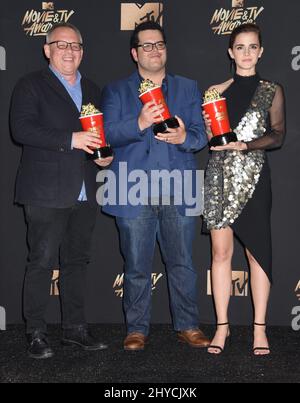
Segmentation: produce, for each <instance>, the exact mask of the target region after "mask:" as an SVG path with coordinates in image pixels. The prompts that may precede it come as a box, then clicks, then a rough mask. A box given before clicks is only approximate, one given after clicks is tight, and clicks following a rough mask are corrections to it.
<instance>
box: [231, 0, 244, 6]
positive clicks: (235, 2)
mask: <svg viewBox="0 0 300 403" xmlns="http://www.w3.org/2000/svg"><path fill="white" fill-rule="evenodd" d="M244 4H245V0H232V7H233V8H243V7H244Z"/></svg>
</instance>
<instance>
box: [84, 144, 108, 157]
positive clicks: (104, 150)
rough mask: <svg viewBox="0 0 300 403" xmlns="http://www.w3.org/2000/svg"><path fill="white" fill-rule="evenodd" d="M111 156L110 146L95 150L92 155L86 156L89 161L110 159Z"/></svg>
mask: <svg viewBox="0 0 300 403" xmlns="http://www.w3.org/2000/svg"><path fill="white" fill-rule="evenodd" d="M113 155H114V154H113V150H112V148H111V146H110V145H107V146H104V147H101V148H96V150H94V154H87V156H88V159H89V160H98V159H101V158H107V157H112V156H113Z"/></svg>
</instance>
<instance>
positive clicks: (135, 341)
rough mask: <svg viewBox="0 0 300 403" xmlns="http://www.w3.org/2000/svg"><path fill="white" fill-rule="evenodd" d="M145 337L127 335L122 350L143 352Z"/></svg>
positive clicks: (136, 334)
mask: <svg viewBox="0 0 300 403" xmlns="http://www.w3.org/2000/svg"><path fill="white" fill-rule="evenodd" d="M146 341H147V337H146V336H145V335H143V334H142V333H129V334H128V335H127V337H126V338H125V340H124V350H128V351H140V350H144V348H145V344H146Z"/></svg>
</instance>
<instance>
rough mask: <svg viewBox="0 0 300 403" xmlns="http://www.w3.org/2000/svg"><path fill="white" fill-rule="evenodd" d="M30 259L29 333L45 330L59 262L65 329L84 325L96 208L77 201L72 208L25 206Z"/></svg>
mask: <svg viewBox="0 0 300 403" xmlns="http://www.w3.org/2000/svg"><path fill="white" fill-rule="evenodd" d="M25 216H26V221H27V225H28V245H29V258H28V265H27V268H26V275H25V282H24V316H25V320H26V324H27V333H31V332H32V331H33V330H35V329H40V330H42V331H46V328H47V325H46V322H45V311H46V308H47V304H48V301H49V297H50V288H51V280H52V271H53V269H55V268H56V267H57V266H56V265H57V263H58V262H59V269H60V277H59V291H60V298H61V307H62V324H63V328H64V329H68V328H72V327H75V326H78V325H82V324H85V323H86V321H85V314H84V289H85V275H86V266H87V263H88V262H89V259H90V246H91V237H92V233H93V229H94V225H95V219H96V207H91V206H90V205H89V204H88V203H87V202H78V203H77V204H76V205H75V206H74V207H71V208H63V209H57V208H44V207H36V206H31V205H26V206H25Z"/></svg>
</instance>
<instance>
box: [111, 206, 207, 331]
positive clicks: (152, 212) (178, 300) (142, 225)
mask: <svg viewBox="0 0 300 403" xmlns="http://www.w3.org/2000/svg"><path fill="white" fill-rule="evenodd" d="M116 222H117V226H118V228H119V231H120V240H121V250H122V253H123V257H124V260H125V269H124V272H125V273H124V299H123V306H124V312H125V319H126V325H127V332H128V333H131V332H140V333H143V334H144V335H146V336H147V335H148V333H149V326H150V311H151V273H152V261H153V255H154V249H155V244H156V240H158V242H159V245H160V248H161V251H162V255H163V260H164V263H165V265H166V271H167V279H168V286H169V293H170V307H171V313H172V319H173V325H174V329H175V330H176V331H182V330H188V329H194V328H197V327H198V326H199V314H198V306H197V274H196V272H195V270H194V268H193V262H192V247H193V239H194V232H195V217H183V216H181V215H180V214H179V213H178V211H177V208H176V206H172V205H171V206H151V205H150V206H143V208H142V211H141V214H140V215H139V216H138V217H136V218H133V219H132V218H123V217H117V218H116Z"/></svg>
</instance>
